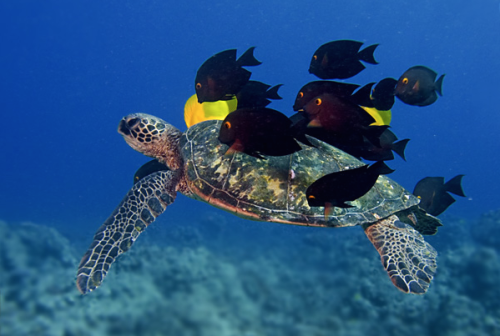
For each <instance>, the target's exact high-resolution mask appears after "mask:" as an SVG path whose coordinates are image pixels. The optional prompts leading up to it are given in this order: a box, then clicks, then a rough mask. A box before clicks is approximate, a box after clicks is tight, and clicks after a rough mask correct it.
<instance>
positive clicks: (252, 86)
mask: <svg viewBox="0 0 500 336" xmlns="http://www.w3.org/2000/svg"><path fill="white" fill-rule="evenodd" d="M282 85H283V84H278V85H275V86H273V87H271V85H267V84H264V83H262V82H257V81H248V82H247V83H246V84H245V86H243V88H242V89H241V90H240V91H239V92H238V93H237V94H236V98H237V99H238V108H239V109H240V108H244V107H266V106H267V105H269V103H271V101H270V100H269V99H283V98H281V97H280V96H279V94H278V89H279V88H280V87H281V86H282Z"/></svg>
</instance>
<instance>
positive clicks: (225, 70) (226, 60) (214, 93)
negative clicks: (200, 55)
mask: <svg viewBox="0 0 500 336" xmlns="http://www.w3.org/2000/svg"><path fill="white" fill-rule="evenodd" d="M254 49H255V47H251V48H249V49H248V50H247V51H246V52H245V53H244V54H243V55H242V56H241V57H240V58H238V60H236V49H230V50H225V51H222V52H220V53H218V54H215V55H214V56H212V57H210V58H209V59H207V60H206V61H205V63H203V64H202V65H201V67H200V68H199V69H198V72H197V73H196V79H195V90H196V95H197V96H198V102H199V103H200V104H201V103H203V102H205V101H209V102H213V101H217V100H228V99H231V98H232V96H234V95H235V94H236V93H238V92H239V91H240V90H241V89H242V88H243V86H244V85H245V84H246V83H247V82H248V80H249V79H250V76H251V73H250V71H248V70H246V69H243V68H242V67H243V66H255V65H259V64H261V62H259V61H258V60H257V59H255V57H254V56H253V50H254Z"/></svg>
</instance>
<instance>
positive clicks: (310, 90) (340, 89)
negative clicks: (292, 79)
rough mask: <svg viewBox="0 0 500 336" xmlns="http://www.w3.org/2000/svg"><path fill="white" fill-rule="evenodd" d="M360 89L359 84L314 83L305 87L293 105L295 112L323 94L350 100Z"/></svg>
mask: <svg viewBox="0 0 500 336" xmlns="http://www.w3.org/2000/svg"><path fill="white" fill-rule="evenodd" d="M357 88H359V85H357V84H349V83H341V82H334V81H314V82H310V83H307V84H306V85H304V86H303V87H302V88H301V89H300V91H299V93H298V94H297V97H296V98H295V103H294V104H293V110H294V111H298V110H300V109H302V108H304V106H305V105H306V104H307V103H309V102H310V101H311V100H312V99H313V98H315V97H317V96H319V95H321V94H323V93H330V94H332V95H333V96H337V97H341V98H348V97H350V96H351V95H352V93H353V92H354V91H355V90H356V89H357Z"/></svg>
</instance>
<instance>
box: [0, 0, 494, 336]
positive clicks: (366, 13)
mask: <svg viewBox="0 0 500 336" xmlns="http://www.w3.org/2000/svg"><path fill="white" fill-rule="evenodd" d="M0 22H1V23H0V24H1V25H2V29H0V41H2V42H1V45H2V48H1V49H2V52H1V53H0V67H1V71H0V73H1V78H2V80H1V81H0V92H1V95H0V97H1V99H0V111H1V112H0V113H1V116H2V126H3V127H2V131H1V132H0V139H1V143H2V144H3V145H2V150H1V151H0V157H1V162H2V168H1V171H2V177H3V179H2V188H1V193H0V204H1V206H0V219H1V220H3V221H5V222H6V224H5V228H4V229H2V231H1V232H4V235H3V236H0V243H1V244H2V246H3V247H2V248H0V251H2V252H3V254H4V255H5V256H8V257H2V258H3V259H2V260H3V261H2V265H3V266H2V268H1V271H2V272H3V274H0V277H3V280H2V279H0V284H1V286H2V287H0V291H1V292H2V293H0V294H1V295H2V298H1V300H2V302H1V306H2V308H0V322H1V325H0V328H3V330H4V331H5V332H6V334H12V335H23V334H26V335H35V334H36V335H84V334H85V332H89V334H92V335H97V334H101V333H102V334H103V335H105V334H116V335H123V334H139V333H147V334H158V335H159V334H164V335H167V334H175V335H180V334H184V335H226V334H227V335H276V334H283V335H328V334H332V333H335V331H336V332H338V334H340V335H351V334H353V335H354V334H357V333H358V332H359V333H363V332H364V334H365V335H366V334H367V333H366V332H367V330H368V331H369V330H372V331H373V330H377V331H379V329H378V328H380V332H382V331H384V330H385V332H387V334H392V333H389V332H388V330H394V332H396V331H398V330H407V331H412V330H413V331H415V332H420V333H422V332H423V334H432V335H441V334H440V333H439V332H438V331H436V330H437V329H439V330H441V331H443V330H444V332H445V333H443V334H446V335H448V334H449V335H452V334H453V335H458V334H460V333H459V332H464V335H472V334H475V335H482V334H484V335H486V334H495V335H498V334H500V329H499V328H500V327H499V325H500V305H499V304H498V299H499V298H500V296H499V295H500V292H499V291H498V289H494V286H491V281H496V280H498V277H497V276H498V275H499V273H500V262H499V259H498V253H499V249H498V242H499V241H498V240H496V241H495V240H494V239H489V240H488V235H490V236H495V234H498V233H499V232H500V231H499V229H498V226H495V223H497V222H495V218H496V217H495V214H493V213H491V212H492V211H495V210H498V209H499V205H500V204H499V202H498V191H499V189H498V185H499V182H500V178H499V177H498V172H497V169H496V168H497V167H498V159H497V158H496V154H497V152H498V151H499V150H500V142H499V141H498V135H497V130H498V129H500V116H499V114H498V104H497V96H498V88H499V85H498V75H497V74H498V73H499V68H500V67H499V63H498V59H499V57H500V34H498V32H499V31H500V12H499V4H498V1H496V0H484V1H482V2H481V4H479V3H477V2H466V1H460V2H458V3H453V2H437V1H430V0H429V1H419V2H415V1H406V0H404V1H401V0H398V1H395V0H389V1H384V2H380V3H376V4H375V3H373V2H369V1H366V0H353V1H349V2H348V3H347V2H334V1H317V2H313V3H308V4H306V3H303V2H296V1H287V2H284V1H276V0H266V1H261V0H256V1H236V2H235V1H213V2H210V3H207V2H202V1H191V0H187V1H183V2H175V3H174V2H171V1H164V2H161V1H106V2H101V3H99V2H94V3H88V2H83V1H73V2H63V1H43V2H40V1H15V2H13V1H11V2H2V3H1V4H0ZM337 39H353V40H358V41H362V42H366V43H367V45H370V44H374V43H380V46H379V47H378V48H377V50H376V52H375V58H376V60H377V61H378V62H379V64H378V65H376V66H371V65H368V66H367V69H366V70H364V71H363V72H361V73H360V74H359V75H357V76H355V77H353V78H351V79H349V80H348V81H349V82H354V83H357V84H365V83H368V82H372V81H378V80H380V79H382V78H384V77H388V76H391V77H396V78H398V77H399V75H400V74H401V73H402V72H403V71H405V70H406V69H408V68H409V67H411V66H413V65H426V66H428V67H430V68H432V69H434V70H436V71H437V72H438V73H439V74H442V73H445V74H446V76H445V79H444V85H443V97H440V98H439V99H438V101H437V102H436V103H435V104H433V105H431V106H428V107H424V108H419V107H413V106H409V105H405V104H403V103H401V102H399V101H397V102H396V104H395V106H394V108H393V122H392V124H391V126H392V129H393V130H394V131H395V133H396V134H397V135H398V137H399V138H401V139H403V138H410V139H411V141H410V142H409V144H408V146H407V150H406V157H407V161H406V162H405V161H403V160H401V159H399V158H396V159H395V160H394V161H391V162H390V163H389V165H390V166H391V167H392V168H394V169H396V172H395V173H393V174H392V175H391V178H393V179H394V180H396V181H398V182H399V183H400V184H401V185H403V186H404V187H406V188H407V189H409V190H412V189H413V187H414V185H415V183H416V182H417V181H418V180H420V179H421V178H423V177H425V176H444V177H445V178H446V179H449V178H451V177H453V176H455V175H457V174H465V177H464V179H463V187H464V190H465V193H466V195H467V197H466V198H459V197H457V202H456V203H455V204H453V205H452V206H451V207H450V208H449V209H448V210H447V211H446V213H445V214H443V216H442V217H441V218H442V220H443V222H444V227H443V228H440V232H439V233H438V235H437V236H436V237H430V238H429V239H428V240H429V242H431V244H433V245H434V246H435V247H436V249H437V250H438V252H439V253H440V257H439V258H441V259H438V262H439V268H438V274H437V275H436V278H435V280H434V282H433V283H432V284H431V287H430V289H429V293H428V294H426V295H425V296H423V297H415V296H411V297H409V296H404V295H403V294H401V293H399V292H397V290H396V289H394V288H393V287H392V285H391V284H390V281H388V279H387V275H386V274H385V272H384V271H383V269H382V267H381V265H380V262H379V257H378V254H377V253H376V252H375V251H374V250H373V247H371V245H370V243H369V242H368V240H366V238H365V237H364V234H362V233H361V230H356V229H355V228H354V229H349V230H348V229H343V230H322V229H316V230H315V229H310V228H296V227H290V226H284V225H278V224H270V223H255V222H249V221H244V220H241V219H238V218H236V217H233V216H231V215H229V214H226V213H222V212H221V211H219V210H216V209H214V208H211V207H210V206H208V205H204V204H201V203H199V202H195V201H193V200H190V199H187V198H185V197H182V196H179V197H178V199H177V200H176V202H175V204H174V205H172V206H171V207H169V208H168V209H167V211H166V213H165V214H164V215H163V216H162V217H160V219H159V220H158V223H155V224H153V225H152V227H151V228H149V229H148V231H146V232H145V233H144V236H145V237H144V238H143V237H141V239H139V240H138V241H137V243H136V245H137V246H134V248H133V249H132V250H131V251H130V252H129V253H127V255H125V256H123V257H122V258H121V259H120V260H119V262H117V265H116V266H113V268H112V270H111V272H110V275H109V277H111V276H112V273H113V272H114V271H116V274H117V276H116V277H114V280H113V279H106V281H105V282H104V283H103V287H102V288H99V289H98V290H97V291H96V292H95V293H91V294H90V295H87V296H85V297H81V296H79V295H78V292H77V291H76V288H75V287H74V285H73V283H74V276H75V272H76V267H77V265H78V261H79V258H80V256H81V255H82V254H83V252H84V251H85V248H86V247H88V245H89V244H90V242H91V239H92V236H93V233H94V232H95V230H96V229H97V228H98V227H99V226H100V225H101V224H102V223H103V222H104V220H105V219H106V218H107V217H108V216H109V214H110V213H111V212H112V211H113V209H114V208H115V207H116V206H117V205H118V203H119V202H120V200H121V199H122V198H123V196H124V195H125V194H126V192H127V191H128V190H129V188H130V187H131V184H132V176H133V174H134V172H135V171H136V170H137V168H138V167H140V166H141V165H142V164H143V163H145V162H146V161H147V160H148V159H147V158H146V157H144V156H142V155H141V154H139V153H137V152H135V151H133V150H132V149H131V148H130V147H129V146H128V145H126V143H125V142H124V141H123V139H122V137H121V136H120V135H119V134H117V132H116V128H117V125H118V122H119V121H120V119H121V118H122V117H123V116H124V115H127V114H129V113H133V112H146V113H150V114H154V115H158V116H160V117H161V118H163V119H164V120H167V121H169V122H170V123H172V124H173V125H175V126H177V127H178V128H179V129H181V130H184V129H185V124H184V120H183V107H184V103H185V101H186V99H187V98H189V97H190V96H191V95H192V94H193V93H194V77H195V75H196V71H197V69H198V67H199V66H200V65H201V64H202V63H203V61H204V60H206V59H207V58H208V57H210V56H211V55H213V54H215V53H217V52H219V51H222V50H225V49H231V48H237V49H238V51H239V53H240V54H241V53H242V52H243V51H245V50H246V49H247V48H248V47H251V46H256V50H255V56H256V58H257V59H258V60H260V61H262V62H263V64H262V65H261V66H259V67H255V68H252V69H251V70H252V79H255V80H260V81H263V82H265V83H269V84H273V85H275V84H279V83H283V84H284V86H283V87H282V88H281V89H280V94H281V95H282V97H283V100H281V101H275V102H273V103H272V104H271V106H270V107H272V108H275V109H277V110H280V111H282V112H284V113H285V114H287V115H291V114H292V108H291V107H292V104H293V101H294V99H295V96H296V94H297V92H298V90H299V89H300V87H302V85H304V84H305V83H307V82H309V81H312V80H316V78H315V77H314V76H313V75H311V74H309V73H308V71H307V69H308V65H309V61H310V58H311V56H312V53H313V52H314V51H315V50H316V49H317V48H318V47H319V46H320V45H321V44H323V43H326V42H328V41H332V40H337ZM485 213H490V214H489V215H483V214H485ZM481 216H482V217H481ZM24 222H32V223H34V224H21V223H24ZM481 223H483V224H484V223H486V224H484V225H485V229H484V230H483V231H482V229H483V227H481V225H480V224H481ZM498 224H499V225H500V223H498ZM486 228H487V229H486ZM53 229H54V231H53ZM488 230H489V231H488ZM355 231H356V232H355ZM471 231H473V232H480V233H475V234H473V233H471ZM481 232H482V233H481ZM30 233H31V235H30ZM59 234H62V236H60V237H59V236H58V235H59ZM172 235H173V236H172ZM474 235H475V236H474ZM54 236H57V237H59V238H57V239H56V238H54ZM478 236H481V237H482V238H477V237H478ZM483 236H486V237H483ZM305 237H306V238H305ZM474 237H476V238H477V239H474ZM65 239H68V240H65ZM142 239H144V242H142V243H141V240H142ZM37 244H39V246H38V245H37ZM360 244H361V246H362V247H359V246H360ZM363 244H364V245H363ZM50 246H57V247H60V248H59V250H58V252H54V251H52V250H51V249H50ZM299 247H301V248H303V253H300V251H298V250H297V249H298V248H299ZM364 247H366V253H365V250H364ZM148 248H150V249H149V250H148ZM169 248H171V249H173V250H169ZM342 248H345V250H343V249H342ZM61 249H63V250H64V251H65V252H64V253H62V252H61ZM51 251H52V252H51ZM333 251H335V253H334V252H333ZM66 252H67V253H66ZM51 253H52V254H51ZM169 253H172V255H174V256H177V257H178V258H173V257H171V256H168V254H169ZM10 257H12V258H14V259H12V260H10V259H9V260H10V261H8V262H7V261H5V260H7V259H8V258H10ZM328 257H331V258H328ZM15 258H21V259H22V260H17V259H15ZM33 258H35V259H33ZM65 258H68V259H65ZM169 258H173V259H172V260H171V259H169ZM350 258H351V259H352V260H353V262H352V263H351V262H349V260H350ZM0 259H1V258H0ZM49 259H50V263H49V264H45V263H48V262H49V261H48V260H49ZM30 260H32V261H31V262H30ZM441 260H442V262H441ZM167 261H168V262H167ZM365 261H366V263H365ZM169 262H170V263H169ZM176 262H177V264H176V265H177V268H176V267H172V266H171V265H172V263H174V264H175V263H176ZM200 263H201V264H200ZM165 264H167V265H165ZM207 264H208V265H217V266H206V267H207V268H206V269H204V268H203V267H202V266H200V265H207ZM6 265H10V266H8V267H7V266H6ZM16 265H18V266H16ZM19 265H21V266H19ZM43 265H45V266H43ZM155 265H156V266H155ZM183 265H184V266H183ZM185 265H192V267H191V266H190V267H185ZM37 267H40V269H43V272H38V271H37V270H38V268H37ZM54 268H57V269H58V270H57V271H56V270H54ZM193 269H195V270H197V269H199V270H198V271H195V270H193ZM303 270H306V271H307V272H306V273H307V275H305V274H304V272H303ZM196 272H198V273H196ZM481 272H482V273H481ZM118 274H119V275H120V276H119V278H120V279H129V278H127V277H130V279H129V280H122V281H123V282H124V283H120V282H116V281H118V280H117V278H118ZM480 274H481V275H480ZM484 274H486V276H485V275H484ZM218 277H220V278H221V279H220V282H217V281H215V280H214V279H215V278H218ZM372 277H373V278H376V280H373V281H376V284H377V285H373V284H371V285H370V281H368V280H367V279H369V278H372ZM171 278H176V279H178V280H177V282H173V281H172V280H171ZM479 278H486V280H485V279H481V280H479ZM27 279H28V280H29V281H28V280H27ZM207 279H210V281H208V280H207ZM224 279H226V280H224ZM227 279H230V280H227ZM113 281H115V282H113ZM488 281H489V282H488ZM130 282H133V283H132V284H131V283H130ZM157 282H160V283H163V284H164V285H165V286H170V287H168V288H167V287H162V286H160V285H158V283H157ZM235 282H236V283H235ZM192 283H196V287H195V286H194V285H193V284H192ZM379 283H380V285H379ZM47 284H50V285H47ZM58 284H64V286H63V285H61V286H62V287H61V288H63V289H61V288H59V287H58ZM66 284H69V285H66ZM155 284H156V285H157V286H158V288H160V289H158V290H156V289H155V290H152V289H151V286H156V285H155ZM203 284H206V287H204V286H203ZM16 286H18V287H16ZM127 286H128V287H127ZM148 286H149V287H148ZM186 286H187V287H186ZM190 286H192V287H190ZM488 286H490V287H488ZM155 288H156V287H155ZM186 288H187V289H186ZM482 290H483V291H482ZM39 291H43V293H41V292H39ZM14 292H15V293H16V294H13V293H14ZM22 292H26V293H30V295H28V294H26V295H24V294H22ZM138 292H139V293H143V294H144V295H143V296H141V295H139V294H138ZM176 292H177V293H179V294H178V295H175V293H176ZM210 293H211V295H209V294H210ZM181 294H182V296H181ZM492 294H494V295H492ZM46 297H50V300H53V302H54V303H51V304H49V305H48V306H44V304H43V303H39V302H38V301H42V299H41V298H46ZM43 302H45V303H46V302H47V300H45V299H44V300H43ZM50 302H52V301H50ZM113 302H115V303H116V305H113ZM169 302H171V303H172V305H169ZM160 303H161V304H160ZM124 306H130V307H137V309H136V310H134V309H132V308H127V309H125V308H123V307H124ZM173 306H174V307H177V308H176V309H174V308H173ZM4 307H6V308H4ZM103 307H107V312H101V310H103V311H105V310H106V309H105V308H103ZM214 307H225V308H224V309H221V310H218V311H217V312H216V313H215V312H214V309H215V308H214ZM408 307H411V308H408ZM438 307H440V308H438ZM454 307H455V308H456V307H461V308H460V309H462V308H463V309H462V310H460V311H458V310H459V308H456V311H454V310H453V308H454ZM447 310H448V311H449V312H448V314H443V311H447ZM61 311H65V312H67V314H68V316H65V317H64V320H61V316H60V315H58V314H60V313H61ZM398 311H399V312H401V311H402V313H401V316H399V315H397V313H395V312H398ZM162 312H164V313H162ZM479 312H480V313H479ZM96 314H97V315H99V314H101V316H105V318H103V319H99V318H98V317H96ZM386 314H388V315H390V316H391V318H387V319H385V317H386V316H387V315H386ZM439 314H442V315H439ZM436 315H438V317H436ZM450 316H451V317H450ZM464 316H474V318H472V317H471V318H470V319H468V318H464ZM32 317H33V318H32ZM380 319H384V320H383V322H380ZM26 321H31V322H26ZM160 321H163V323H160ZM457 321H462V322H461V323H463V324H465V325H458V324H457ZM113 323H114V324H113ZM370 323H372V324H373V326H375V325H377V327H376V328H375V327H373V328H372V327H370V326H371V324H370ZM376 323H379V324H376ZM108 325H109V326H112V327H108ZM120 325H122V326H127V327H128V326H130V327H129V328H128V329H126V330H125V329H124V330H122V329H120V328H119V327H118V326H120ZM13 326H16V327H13ZM166 326H169V327H166ZM16 328H17V329H16ZM391 328H392V329H391ZM405 328H406V329H405ZM0 330H1V329H0ZM37 330H38V331H39V332H38V331H37ZM391 332H392V331H391ZM471 332H472V333H471ZM3 334H4V333H3V332H2V335H3Z"/></svg>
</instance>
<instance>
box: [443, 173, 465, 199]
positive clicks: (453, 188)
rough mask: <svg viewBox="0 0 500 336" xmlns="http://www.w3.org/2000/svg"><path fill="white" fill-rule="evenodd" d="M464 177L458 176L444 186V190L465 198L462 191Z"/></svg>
mask: <svg viewBox="0 0 500 336" xmlns="http://www.w3.org/2000/svg"><path fill="white" fill-rule="evenodd" d="M462 177H464V175H457V176H455V177H454V178H452V179H451V180H449V181H448V182H446V183H445V184H444V190H446V191H448V192H451V193H452V194H455V195H457V196H462V197H465V193H464V190H463V189H462Z"/></svg>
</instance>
